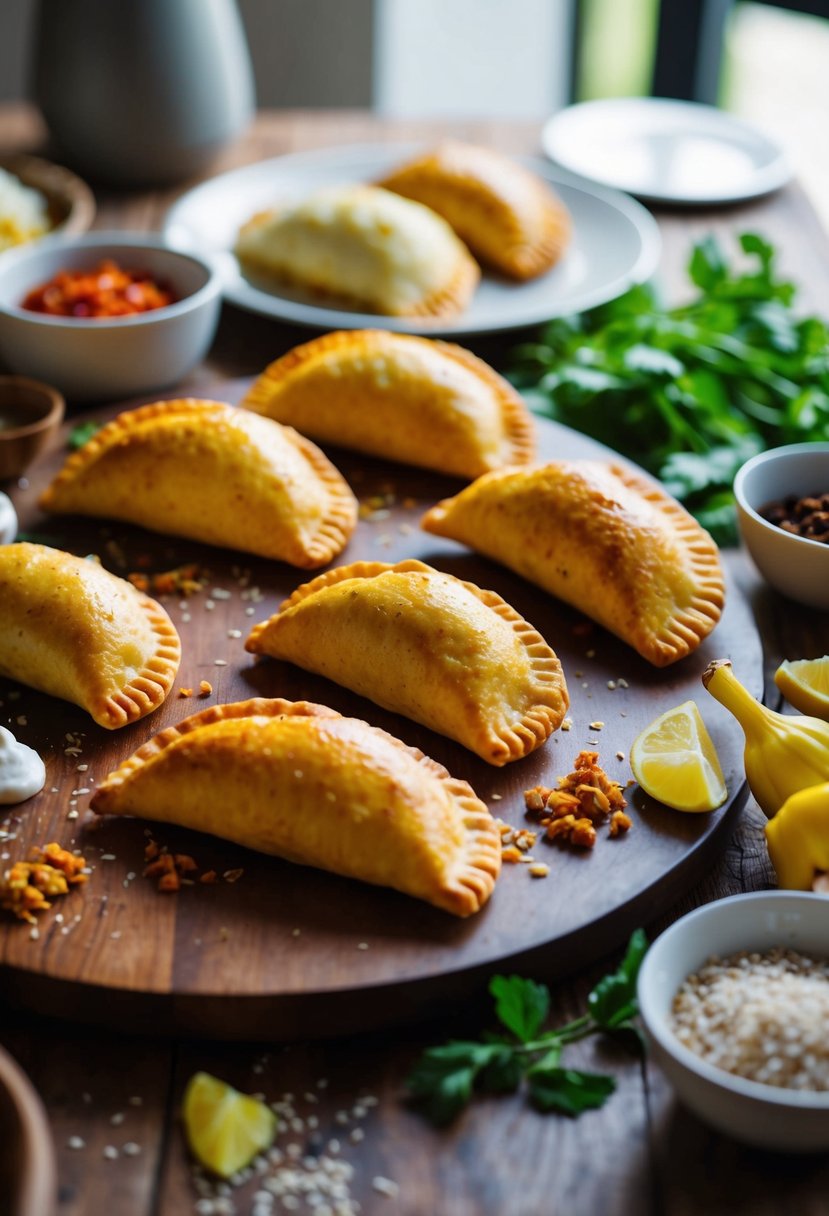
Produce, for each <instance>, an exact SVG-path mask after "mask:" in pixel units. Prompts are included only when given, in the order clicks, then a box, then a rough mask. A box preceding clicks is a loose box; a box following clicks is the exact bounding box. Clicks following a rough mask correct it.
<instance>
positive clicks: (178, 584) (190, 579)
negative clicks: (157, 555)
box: [127, 559, 207, 596]
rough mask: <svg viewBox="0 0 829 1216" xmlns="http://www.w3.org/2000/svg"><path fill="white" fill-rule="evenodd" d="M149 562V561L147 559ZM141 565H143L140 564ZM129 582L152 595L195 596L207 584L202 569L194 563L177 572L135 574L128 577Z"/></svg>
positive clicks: (180, 568) (178, 568)
mask: <svg viewBox="0 0 829 1216" xmlns="http://www.w3.org/2000/svg"><path fill="white" fill-rule="evenodd" d="M147 560H149V559H147ZM139 564H143V563H141V562H139ZM127 580H128V581H129V582H130V583H132V585H133V587H137V588H138V590H139V591H143V592H145V593H148V594H150V595H183V596H188V595H195V594H196V593H197V592H199V591H201V590H202V589H203V587H204V585H205V583H206V582H207V578H206V576H205V575H203V574H202V571H201V568H200V567H199V566H198V565H197V564H196V563H194V562H189V563H187V564H186V565H184V566H178V567H176V569H175V570H164V571H161V572H160V573H158V574H144V573H143V572H141V573H139V572H135V573H133V574H128V575H127Z"/></svg>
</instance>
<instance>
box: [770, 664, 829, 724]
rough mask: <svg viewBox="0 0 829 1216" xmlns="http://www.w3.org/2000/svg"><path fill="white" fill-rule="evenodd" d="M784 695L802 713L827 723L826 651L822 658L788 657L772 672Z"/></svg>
mask: <svg viewBox="0 0 829 1216" xmlns="http://www.w3.org/2000/svg"><path fill="white" fill-rule="evenodd" d="M774 682H775V684H776V685H777V687H778V688H779V689H780V691H781V692H782V694H783V696H784V697H785V698H786V700H787V701H788V702H789V704H790V705H793V706H794V707H795V709H799V710H800V712H801V713H802V714H811V715H812V717H813V718H823V719H824V721H826V722H829V654H825V655H824V656H823V658H822V659H794V660H793V661H792V662H791V663H790V662H789V661H788V659H787V660H786V661H785V662H784V663H781V664H780V666H779V667H778V668H777V671H776V672H775V673H774Z"/></svg>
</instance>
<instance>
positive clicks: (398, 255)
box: [235, 185, 480, 317]
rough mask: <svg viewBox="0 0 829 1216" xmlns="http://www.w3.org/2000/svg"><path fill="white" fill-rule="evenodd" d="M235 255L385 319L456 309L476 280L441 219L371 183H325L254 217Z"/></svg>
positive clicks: (462, 250) (280, 278)
mask: <svg viewBox="0 0 829 1216" xmlns="http://www.w3.org/2000/svg"><path fill="white" fill-rule="evenodd" d="M235 252H236V255H237V257H238V258H239V260H240V261H241V262H242V264H243V265H244V266H249V267H251V268H252V269H253V270H259V271H264V272H265V273H266V274H270V275H272V276H273V277H274V278H275V279H276V280H278V281H280V282H283V283H288V284H294V285H296V286H298V287H304V288H306V289H308V290H309V291H311V292H318V293H321V294H322V295H323V296H330V297H332V298H333V300H334V302H337V301H342V302H344V303H346V304H349V305H353V306H356V307H358V308H361V309H364V310H365V311H367V312H376V313H385V314H387V315H389V316H400V317H445V316H451V315H453V314H455V313H459V312H462V311H463V310H464V308H466V306H467V304H468V303H469V300H470V298H471V296H472V293H473V292H474V290H475V288H476V287H477V285H478V280H479V278H480V271H479V270H478V266H477V263H476V262H475V261H474V259H473V258H472V257H471V256H470V253H469V250H468V249H467V248H466V246H465V245H464V244H463V242H462V241H461V240H459V239H458V237H457V236H456V235H455V233H454V232H453V231H452V228H451V227H450V226H449V224H447V223H446V221H445V220H444V219H441V217H440V216H439V215H436V214H435V212H434V211H430V210H429V208H428V207H422V206H421V205H420V203H415V202H412V201H411V200H410V199H405V198H401V197H400V196H399V195H398V194H392V193H390V192H389V191H388V190H380V189H378V188H377V187H376V186H364V185H346V186H326V187H325V188H324V189H322V190H318V191H317V192H316V193H314V194H312V195H310V196H309V197H308V198H305V199H303V200H302V201H301V202H299V203H294V204H288V205H286V206H284V207H277V208H275V209H274V210H272V211H266V212H262V213H261V214H259V215H255V216H254V217H253V218H252V219H251V220H248V222H247V223H246V224H245V225H244V226H243V228H242V230H241V231H240V233H239V237H238V239H237V242H236V250H235Z"/></svg>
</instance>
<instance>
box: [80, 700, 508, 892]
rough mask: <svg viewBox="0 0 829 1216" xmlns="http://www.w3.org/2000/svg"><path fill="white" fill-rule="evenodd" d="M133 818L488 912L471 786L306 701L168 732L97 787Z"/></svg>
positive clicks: (494, 837)
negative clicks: (172, 825)
mask: <svg viewBox="0 0 829 1216" xmlns="http://www.w3.org/2000/svg"><path fill="white" fill-rule="evenodd" d="M90 807H91V809H92V810H93V811H96V812H97V813H98V814H99V815H110V814H115V815H140V816H142V817H143V818H146V819H153V820H157V821H159V822H162V823H176V824H181V825H182V826H184V827H187V828H196V829H198V830H200V831H203V832H210V833H212V834H213V835H215V836H221V837H222V838H224V839H226V840H232V841H235V842H236V843H237V844H241V845H245V846H246V847H247V848H251V849H258V850H259V851H260V852H262V853H271V854H275V855H276V856H278V857H284V858H286V859H287V860H288V861H293V862H298V863H299V864H301V865H308V866H316V867H318V868H319V869H323V870H332V871H333V872H334V873H336V874H344V875H346V876H347V877H349V878H360V879H362V880H363V881H364V882H370V883H375V884H377V885H379V886H384V887H394V888H395V889H396V890H398V891H404V892H406V894H408V895H414V896H416V897H417V898H418V899H424V900H426V901H427V902H428V903H431V904H435V905H436V906H437V907H438V908H443V909H445V910H446V911H447V912H453V913H454V914H455V915H456V916H469V915H470V914H471V913H473V912H477V911H478V910H479V908H481V907H482V905H483V904H484V903H486V901H487V899H488V898H489V896H490V894H491V893H492V888H493V886H494V884H495V879H496V878H497V876H498V871H499V868H500V864H501V844H500V836H499V833H498V829H497V827H496V825H495V822H494V820H493V819H492V817H491V815H490V814H489V811H488V810H487V808H486V807H485V806H484V804H483V803H482V802H480V801H479V800H478V798H476V796H475V794H474V792H473V790H472V789H471V788H470V786H469V785H467V783H466V782H465V781H459V780H456V779H455V778H453V777H451V776H450V775H449V773H448V772H447V771H446V769H445V768H443V767H442V766H441V765H439V764H437V763H436V762H435V761H434V760H430V759H428V757H426V756H424V755H423V753H422V752H419V751H416V750H415V749H414V748H411V747H407V746H406V745H405V744H404V743H401V742H400V740H399V739H395V738H394V737H393V736H392V735H389V734H387V733H386V732H385V731H383V730H379V729H377V728H376V727H373V726H369V725H368V723H366V722H360V721H358V720H357V719H356V718H344V717H342V716H341V715H340V714H338V713H335V712H334V710H331V709H327V708H325V707H324V706H321V705H312V704H309V703H308V702H306V701H301V702H291V701H280V700H273V701H269V700H262V699H257V700H252V701H244V702H239V703H236V704H232V705H218V706H215V707H213V708H211V709H207V710H205V711H204V712H203V713H200V714H195V715H194V716H193V717H192V718H186V719H185V720H184V721H183V722H179V723H178V725H177V726H173V727H170V728H169V729H168V730H164V731H162V732H161V734H159V735H156V737H155V738H154V739H151V740H150V742H149V743H146V744H145V745H144V746H143V747H142V748H140V749H139V750H138V751H137V752H136V753H135V755H134V756H132V757H130V759H129V760H126V761H125V762H124V763H123V764H122V765H121V766H120V768H118V769H116V770H115V772H113V773H110V775H109V776H108V777H107V778H106V779H105V780H104V781H103V782H102V783H101V784H100V785H99V787H98V789H97V791H96V792H95V794H94V796H93V798H92V800H91V802H90Z"/></svg>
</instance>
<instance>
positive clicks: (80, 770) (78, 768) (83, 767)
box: [75, 764, 89, 773]
mask: <svg viewBox="0 0 829 1216" xmlns="http://www.w3.org/2000/svg"><path fill="white" fill-rule="evenodd" d="M88 768H89V765H88V764H78V765H77V766H76V769H75V771H76V772H78V773H85V772H86V770H87V769H88Z"/></svg>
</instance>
